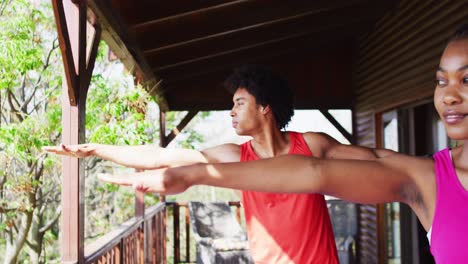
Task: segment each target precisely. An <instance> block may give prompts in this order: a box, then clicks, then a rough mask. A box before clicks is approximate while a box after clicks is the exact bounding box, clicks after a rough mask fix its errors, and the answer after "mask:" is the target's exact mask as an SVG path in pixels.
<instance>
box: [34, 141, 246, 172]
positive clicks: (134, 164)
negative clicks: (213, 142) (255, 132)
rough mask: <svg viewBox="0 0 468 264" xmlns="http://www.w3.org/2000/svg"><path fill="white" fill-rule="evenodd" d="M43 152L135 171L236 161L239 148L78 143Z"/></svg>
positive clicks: (233, 146)
mask: <svg viewBox="0 0 468 264" xmlns="http://www.w3.org/2000/svg"><path fill="white" fill-rule="evenodd" d="M42 149H43V151H46V152H49V153H52V154H57V155H65V156H71V157H77V158H86V157H91V156H95V157H98V158H101V159H104V160H109V161H112V162H115V163H118V164H120V165H123V166H126V167H130V168H136V169H144V170H148V169H157V168H163V167H173V166H182V165H188V164H194V163H206V162H230V161H238V159H239V158H238V155H239V154H238V152H239V150H238V149H239V146H237V145H235V144H225V145H220V146H216V147H213V148H209V149H206V150H204V151H197V150H192V149H168V148H161V147H159V146H156V145H139V146H115V145H104V144H95V143H89V144H79V145H63V144H61V145H59V146H46V147H43V148H42Z"/></svg>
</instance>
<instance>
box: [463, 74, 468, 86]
mask: <svg viewBox="0 0 468 264" xmlns="http://www.w3.org/2000/svg"><path fill="white" fill-rule="evenodd" d="M463 84H465V85H468V76H467V77H463Z"/></svg>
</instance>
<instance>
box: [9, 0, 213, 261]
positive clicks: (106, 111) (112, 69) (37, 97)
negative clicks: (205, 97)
mask: <svg viewBox="0 0 468 264" xmlns="http://www.w3.org/2000/svg"><path fill="white" fill-rule="evenodd" d="M0 29H1V30H0V65H1V66H2V67H1V68H0V253H3V252H5V253H3V254H0V259H2V258H3V262H4V263H15V262H23V261H24V260H29V261H30V262H32V263H40V262H51V261H54V260H55V261H57V260H58V258H59V254H58V252H59V250H58V242H57V240H58V235H59V226H58V219H59V216H60V212H61V208H60V198H61V197H60V178H61V170H60V162H59V161H60V159H59V158H58V157H56V156H49V155H45V154H42V153H41V152H40V148H41V147H42V146H44V145H57V144H59V143H60V137H61V87H62V72H63V69H62V65H63V64H62V61H61V57H60V52H59V50H58V41H57V36H56V30H55V22H54V20H53V15H52V8H51V6H50V2H49V1H46V0H44V1H32V0H15V1H11V0H0ZM106 54H108V47H107V46H106V45H105V44H104V43H101V45H100V47H99V52H98V58H97V62H96V67H95V70H94V73H93V77H92V83H91V86H90V90H89V93H88V100H87V114H86V115H87V122H86V130H87V132H86V134H87V139H86V140H87V141H88V142H99V143H107V144H129V145H134V144H157V143H158V142H157V141H158V138H157V137H155V135H159V132H158V130H159V127H158V125H157V124H158V122H157V117H158V115H157V111H158V109H157V106H156V104H155V100H154V98H152V97H150V96H149V95H148V94H147V93H146V92H145V90H144V89H142V87H140V86H136V87H135V86H134V82H133V77H132V76H131V75H129V74H128V73H125V71H124V70H123V66H122V64H121V63H120V62H118V61H108V60H107V56H106ZM206 115H207V114H206V113H205V114H203V115H201V117H198V119H200V118H203V117H205V116H206ZM169 116H170V118H169V120H168V124H167V126H168V128H171V127H173V126H174V125H175V124H177V123H178V122H179V120H180V118H181V114H180V113H170V114H169ZM184 133H186V138H187V140H186V141H185V143H183V145H184V146H186V147H190V144H189V143H196V142H198V141H201V140H203V139H202V137H201V136H200V135H198V134H197V133H196V132H195V131H193V130H190V129H189V130H187V131H185V132H184ZM85 162H86V163H87V164H86V168H87V176H86V188H87V192H86V194H85V195H86V201H87V202H86V204H87V207H86V208H87V209H86V214H87V218H86V219H88V220H89V219H92V220H91V221H87V222H86V237H88V238H89V239H92V238H94V237H96V236H99V235H101V234H103V233H105V232H107V231H109V230H110V229H112V227H113V226H115V225H117V224H118V223H120V222H122V221H123V220H125V219H126V218H128V217H129V216H132V215H133V192H132V191H131V190H129V189H125V188H122V190H120V188H118V187H115V186H112V185H102V184H100V183H99V182H98V181H97V180H96V178H95V176H94V175H95V172H96V171H109V170H114V169H116V168H115V166H114V165H112V164H109V163H106V162H102V160H99V159H86V160H85ZM148 200H151V202H153V203H154V202H157V201H158V199H157V198H152V197H151V196H149V197H148Z"/></svg>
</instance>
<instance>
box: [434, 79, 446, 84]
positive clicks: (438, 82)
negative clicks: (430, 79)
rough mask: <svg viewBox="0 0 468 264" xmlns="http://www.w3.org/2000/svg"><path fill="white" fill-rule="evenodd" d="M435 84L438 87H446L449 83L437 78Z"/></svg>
mask: <svg viewBox="0 0 468 264" xmlns="http://www.w3.org/2000/svg"><path fill="white" fill-rule="evenodd" d="M435 83H436V85H437V86H444V85H446V84H447V82H446V81H445V80H444V79H440V78H436V79H435Z"/></svg>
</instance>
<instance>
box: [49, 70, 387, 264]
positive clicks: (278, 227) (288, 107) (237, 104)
mask: <svg viewBox="0 0 468 264" xmlns="http://www.w3.org/2000/svg"><path fill="white" fill-rule="evenodd" d="M225 86H226V88H227V89H228V90H229V91H231V92H232V93H233V107H232V109H231V111H230V116H231V118H232V127H233V128H234V129H235V131H236V133H237V134H238V135H242V136H251V137H252V139H251V140H250V141H248V142H246V143H244V144H241V145H237V144H224V145H219V146H215V147H212V148H209V149H205V150H202V151H196V150H190V149H165V148H160V147H157V146H148V145H144V146H110V145H101V144H82V145H73V146H64V145H61V146H57V147H45V148H44V150H46V151H49V152H51V153H56V154H61V155H72V156H77V157H80V158H84V157H88V156H97V157H100V158H102V159H105V160H110V161H113V162H116V163H119V164H121V165H124V166H128V167H132V168H136V169H143V170H150V169H157V168H162V167H168V166H171V167H173V166H181V165H189V164H195V163H218V162H239V161H242V162H244V161H251V160H257V159H264V158H271V157H276V156H280V155H284V154H296V155H306V156H312V155H313V156H314V157H318V158H338V159H366V160H367V159H376V158H377V157H378V156H379V151H378V150H371V149H367V148H362V147H358V146H350V145H343V144H340V143H338V142H337V141H336V140H334V139H333V138H331V137H329V136H328V135H326V134H322V133H315V132H307V133H297V132H293V131H284V128H285V127H286V125H287V124H288V122H289V121H290V120H291V117H292V116H293V114H294V108H293V97H294V95H293V92H292V90H291V89H290V87H289V86H288V84H287V83H286V81H285V80H283V79H282V78H280V77H279V76H278V75H276V74H275V73H273V72H272V71H270V70H269V69H267V68H265V67H261V66H258V65H246V66H242V67H240V68H237V69H236V70H235V71H234V73H232V74H231V76H230V77H228V78H227V80H226V81H225ZM240 196H241V200H242V204H243V207H244V210H245V217H246V226H247V234H248V238H249V245H250V252H251V254H252V257H253V259H254V261H255V263H265V264H271V263H300V264H307V263H321V264H327V263H330V264H337V263H338V258H337V251H336V246H335V241H334V237H333V230H332V226H331V222H330V216H329V214H328V210H327V205H326V202H325V199H324V196H323V195H321V194H279V193H265V192H253V191H241V192H240Z"/></svg>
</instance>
